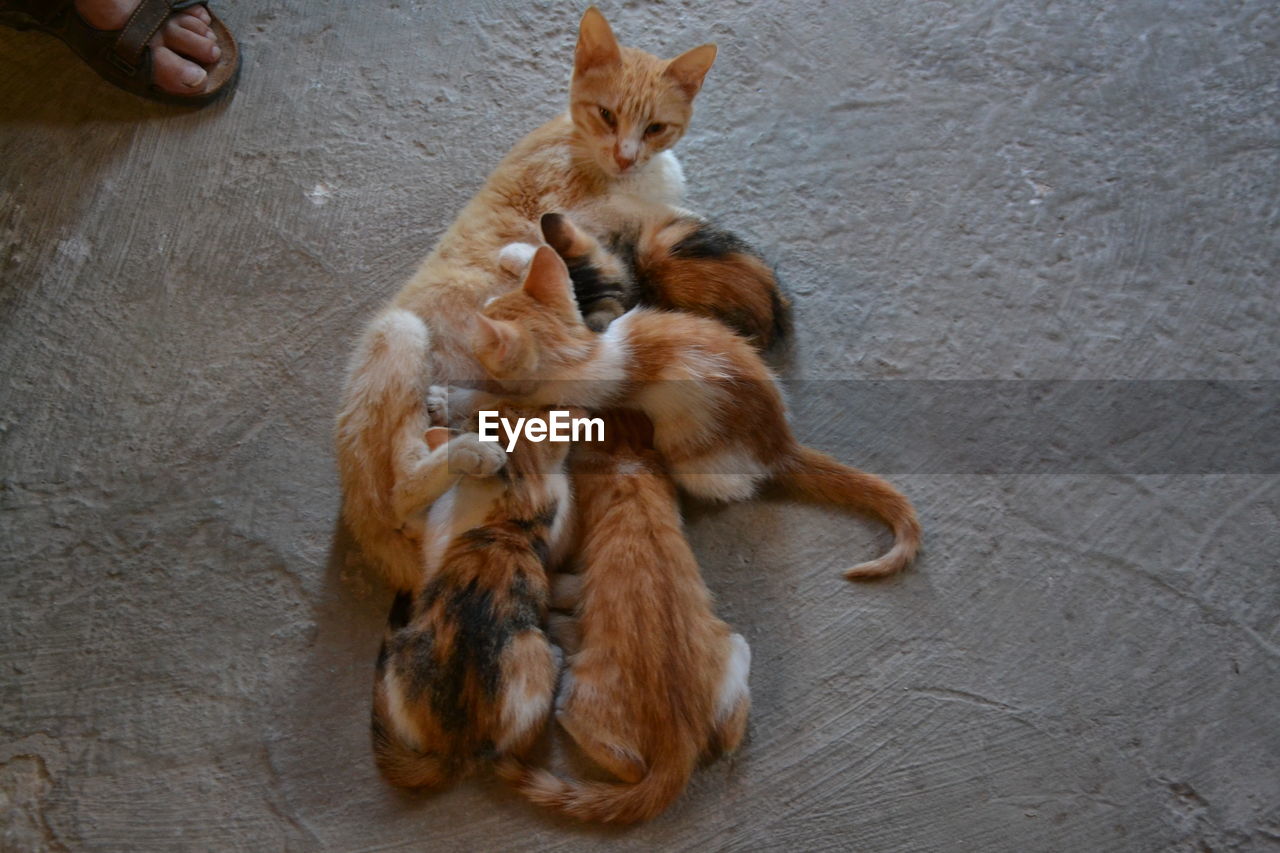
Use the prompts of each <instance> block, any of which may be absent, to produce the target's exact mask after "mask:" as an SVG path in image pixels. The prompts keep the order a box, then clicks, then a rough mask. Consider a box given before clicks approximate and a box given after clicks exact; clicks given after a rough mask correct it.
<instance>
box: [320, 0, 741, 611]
mask: <svg viewBox="0 0 1280 853" xmlns="http://www.w3.org/2000/svg"><path fill="white" fill-rule="evenodd" d="M715 56H716V48H715V46H714V45H709V44H708V45H702V46H701V47H695V48H693V49H692V50H689V51H686V52H685V53H682V54H680V55H679V56H677V57H676V58H674V59H671V60H662V59H659V58H657V57H655V56H652V55H650V54H648V53H645V52H643V51H639V50H635V49H632V48H628V47H623V46H620V45H619V44H618V43H617V40H616V39H615V38H614V36H613V32H612V30H610V28H609V25H608V23H607V22H606V21H605V19H604V16H603V15H601V14H600V12H599V11H598V10H596V9H595V8H594V7H593V8H591V9H588V10H587V12H586V14H585V15H583V18H582V22H581V25H580V28H579V33H578V42H577V47H576V49H575V52H574V67H573V76H572V79H571V81H570V87H569V95H570V105H569V111H568V112H566V113H564V114H562V115H560V116H558V117H557V118H554V119H552V120H551V121H549V122H548V123H546V124H545V125H543V126H542V127H540V128H538V129H537V130H535V131H533V132H532V133H530V134H529V135H528V136H526V137H525V138H524V139H523V140H521V141H520V142H519V143H518V144H517V145H516V146H515V148H513V149H512V151H511V152H510V153H509V154H508V155H507V156H506V158H504V159H503V160H502V162H501V163H499V165H498V166H497V168H496V169H495V170H494V171H493V173H492V174H491V175H490V176H489V178H488V180H487V181H486V183H485V185H484V186H483V187H482V188H481V189H480V191H479V193H478V194H477V195H476V196H475V197H474V198H473V199H472V200H471V202H470V203H469V204H468V205H467V206H466V207H465V208H464V209H463V211H462V212H461V214H459V216H458V218H457V220H456V221H455V222H454V223H453V225H452V226H451V227H450V228H449V230H448V231H447V232H446V233H445V234H444V236H443V237H442V238H441V239H440V242H439V243H438V244H437V246H436V247H435V249H434V251H432V252H431V254H430V255H429V256H428V257H427V259H426V260H425V261H424V262H423V264H422V266H421V267H420V268H419V269H418V271H417V272H416V273H415V274H414V276H413V277H412V278H411V279H410V280H409V282H408V283H407V284H406V285H405V286H404V288H403V289H402V290H401V291H400V293H399V294H398V295H397V296H396V297H395V299H394V300H393V301H392V303H391V305H390V306H389V307H388V308H387V309H386V310H385V311H383V312H382V313H381V314H380V315H379V316H378V317H376V318H375V319H374V320H373V321H372V323H371V324H370V325H369V327H368V328H367V329H366V331H365V333H364V335H363V337H362V339H361V341H360V343H359V345H358V346H357V349H356V351H355V353H354V355H353V357H352V359H351V362H350V365H349V368H348V372H347V378H346V383H345V386H344V393H343V402H342V406H341V410H340V412H339V414H338V420H337V429H336V443H337V455H338V468H339V473H340V476H341V480H342V487H343V493H344V504H343V515H344V518H345V520H346V522H347V524H348V526H349V527H350V529H351V532H352V534H353V536H354V537H355V539H356V541H357V542H358V543H359V544H360V545H361V547H362V548H363V549H364V552H365V554H366V555H367V556H368V557H369V558H370V559H371V561H372V562H373V563H374V564H375V565H376V566H377V567H378V568H379V569H380V570H381V572H382V573H383V575H384V576H385V577H386V579H387V581H388V582H389V583H390V584H391V585H393V586H394V587H396V588H398V589H411V588H413V587H414V585H415V584H416V583H417V581H418V578H419V577H420V575H421V555H420V537H421V534H420V531H419V530H418V529H417V528H416V527H415V526H413V525H409V526H406V525H405V524H404V519H403V514H402V513H400V512H398V511H397V510H396V505H395V495H396V493H397V490H398V488H399V486H400V483H401V480H402V479H403V478H404V477H405V476H406V474H405V469H404V468H403V465H404V464H405V463H406V461H407V463H408V464H411V465H417V464H419V463H420V461H421V460H422V458H423V457H424V456H426V455H427V452H426V450H425V449H424V447H423V438H422V436H423V434H424V432H425V431H426V429H427V427H428V426H429V425H430V419H429V416H428V413H427V411H426V409H425V404H424V397H425V393H426V391H427V388H428V386H429V385H431V384H433V383H434V384H449V383H458V384H467V383H474V382H478V381H480V380H482V379H483V371H482V370H481V369H480V368H479V366H478V365H477V364H476V362H475V360H474V358H473V356H472V354H471V351H470V329H471V325H472V319H471V318H472V316H473V314H474V313H475V311H477V310H478V309H479V308H480V307H481V306H482V305H483V304H484V302H485V300H487V299H489V298H491V297H493V296H497V295H499V294H502V293H504V292H506V291H508V290H510V289H511V288H512V287H514V286H515V284H516V282H517V280H516V279H515V278H514V277H513V276H511V275H510V274H508V273H505V272H503V270H502V269H501V268H500V267H499V266H498V263H497V256H498V252H499V250H500V249H501V248H502V247H503V246H505V245H507V244H509V243H512V242H529V241H536V240H539V239H540V234H539V228H538V220H539V217H541V216H542V214H544V213H547V212H550V211H568V212H570V213H572V214H573V215H574V216H575V217H579V218H581V220H582V221H590V222H592V223H595V224H596V225H598V226H599V227H600V228H602V229H605V230H620V229H623V228H625V227H628V226H629V224H630V223H634V222H637V221H643V220H646V219H649V218H652V217H666V216H670V215H671V213H672V211H673V209H674V206H675V205H677V204H678V203H679V202H680V200H681V197H682V195H683V188H684V178H683V175H682V174H681V171H680V166H679V163H678V162H677V161H676V159H675V157H674V156H673V155H672V154H671V153H670V150H669V149H670V148H671V147H672V146H673V145H675V144H676V142H677V141H678V140H679V139H680V138H681V136H683V135H684V132H685V129H686V128H687V127H688V124H689V121H690V119H691V117H692V115H693V100H694V97H695V96H696V95H697V93H698V91H699V89H700V88H701V86H702V81H703V78H704V77H705V76H706V74H707V71H708V70H709V69H710V68H711V65H712V62H713V61H714V60H715ZM400 491H403V489H400Z"/></svg>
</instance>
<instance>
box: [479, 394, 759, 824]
mask: <svg viewBox="0 0 1280 853" xmlns="http://www.w3.org/2000/svg"><path fill="white" fill-rule="evenodd" d="M652 433H653V430H652V427H651V426H650V425H649V421H648V419H647V418H646V417H644V416H643V415H640V414H638V413H635V412H624V411H621V410H615V411H613V412H611V413H608V414H607V416H606V417H605V428H604V434H605V441H604V442H602V443H592V444H583V445H580V446H579V447H578V448H577V449H576V450H575V451H574V456H573V462H572V471H573V486H574V492H575V496H576V500H577V507H578V526H579V531H580V533H579V547H578V550H577V553H578V559H579V561H580V563H581V567H582V575H581V578H582V589H581V593H580V600H579V607H578V616H579V625H578V631H579V635H580V637H581V639H580V647H579V649H578V650H577V651H576V652H575V653H574V654H573V655H572V656H571V657H570V659H569V660H570V669H569V671H568V672H567V673H566V674H565V676H564V682H563V684H562V685H561V688H560V692H559V694H558V696H557V699H556V719H557V720H558V721H559V723H560V725H561V726H563V727H564V729H565V731H567V732H568V733H569V735H570V736H571V737H572V738H573V739H574V741H575V742H576V743H577V744H578V746H580V747H581V748H582V750H583V751H584V752H585V753H586V754H587V755H588V756H590V757H591V758H592V759H593V760H594V761H595V762H596V763H597V764H599V765H600V766H601V767H604V768H605V769H607V770H609V771H610V772H611V773H613V774H614V775H615V776H617V777H618V778H619V779H621V780H623V783H624V784H617V783H607V782H583V781H577V780H566V779H561V778H558V777H556V776H554V775H552V774H551V773H549V772H547V771H545V770H539V769H533V768H529V767H527V766H524V765H523V764H520V763H518V762H507V763H505V764H503V763H500V764H499V765H498V767H499V771H500V772H501V773H502V774H503V775H504V776H506V777H507V778H508V780H509V781H511V782H513V783H514V784H515V786H516V787H517V788H518V789H519V790H520V791H521V792H522V793H523V794H524V795H525V796H527V797H529V799H531V800H533V801H534V802H536V803H539V804H541V805H545V806H550V807H552V808H555V809H557V810H559V811H562V812H564V813H565V814H568V815H571V816H573V817H576V818H580V819H582V820H592V821H607V822H615V823H631V822H633V821H637V820H646V819H648V818H651V817H654V816H655V815H657V814H658V813H660V812H661V811H663V810H664V809H665V808H666V807H667V806H669V805H670V804H671V803H672V801H674V800H675V798H676V797H678V796H679V795H680V793H681V792H682V791H683V790H684V789H685V786H686V785H687V784H688V782H689V777H690V776H691V775H692V774H693V771H694V768H695V767H696V766H697V763H698V759H699V758H700V757H703V756H709V755H713V754H717V753H720V752H732V751H733V750H734V749H736V748H737V746H738V744H739V742H740V741H741V740H742V736H743V734H744V733H745V731H746V725H747V712H748V710H749V708H750V705H751V698H750V694H749V692H748V690H747V671H748V669H749V668H750V665H751V650H750V649H749V648H748V646H747V642H746V640H744V639H743V638H742V636H741V635H740V634H733V633H731V632H730V630H729V626H728V625H726V624H725V623H724V622H722V621H721V620H719V619H717V618H716V616H715V614H714V613H712V611H711V594H710V593H709V592H708V591H707V587H706V585H705V584H704V583H703V582H702V577H701V575H700V574H699V573H698V563H697V561H696V560H695V559H694V556H693V552H692V551H690V550H689V545H688V543H687V542H686V541H685V538H684V533H683V531H682V530H681V523H680V509H679V505H678V503H677V502H676V491H675V485H674V484H673V483H672V482H671V479H670V478H669V477H668V476H667V474H666V471H665V469H664V466H663V463H662V460H661V457H660V456H659V455H658V454H657V453H656V452H655V451H653V450H652V449H650V448H651V443H652Z"/></svg>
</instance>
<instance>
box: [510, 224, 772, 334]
mask: <svg viewBox="0 0 1280 853" xmlns="http://www.w3.org/2000/svg"><path fill="white" fill-rule="evenodd" d="M542 236H543V239H544V240H545V241H546V242H547V244H548V245H550V246H551V248H553V249H555V250H556V253H557V254H559V255H560V257H561V258H562V259H563V260H564V262H565V264H566V265H567V266H568V268H569V277H570V278H571V279H572V280H573V292H574V296H575V297H576V299H577V301H578V306H579V308H581V310H582V315H583V319H584V320H585V321H586V324H587V327H588V328H590V329H591V330H592V331H594V332H601V331H604V329H605V328H606V327H607V326H608V325H609V323H610V322H612V321H613V320H614V319H616V318H617V317H619V316H621V315H622V313H623V312H624V311H626V310H628V309H630V308H634V307H636V306H637V305H645V306H648V307H650V308H667V309H671V310H673V311H685V312H687V313H690V314H697V315H699V316H701V317H712V318H714V319H717V320H719V321H721V322H722V323H724V324H725V325H727V326H728V327H729V328H731V329H733V330H734V331H735V332H737V333H738V334H740V335H742V336H743V337H744V338H746V339H747V340H748V341H750V342H751V344H752V345H753V346H755V347H756V348H757V349H759V350H760V351H762V352H763V351H766V350H770V349H772V348H773V347H774V346H776V345H778V344H780V343H782V342H783V341H784V339H785V338H786V337H787V335H788V334H789V332H790V303H789V301H788V300H787V298H786V297H785V296H783V294H782V291H781V290H780V289H779V287H778V280H777V278H776V277H775V276H774V274H773V270H772V269H770V268H769V265H768V264H766V263H765V262H764V259H763V258H762V257H761V256H760V254H759V253H758V252H757V251H756V250H755V249H753V248H751V246H750V245H749V244H748V243H747V242H746V241H745V240H743V239H742V238H740V237H738V236H737V235H735V234H732V233H730V232H728V231H725V230H724V229H722V228H717V227H716V226H714V225H712V224H711V223H709V222H706V221H704V220H702V219H699V218H697V217H695V216H690V215H688V214H676V215H672V216H667V217H662V218H658V219H654V220H650V221H646V222H641V223H639V224H637V225H634V226H632V227H631V228H629V229H626V230H624V231H618V232H614V233H612V234H610V235H608V236H607V237H606V238H604V239H603V241H602V240H597V239H596V238H594V237H592V236H591V234H589V233H588V232H587V231H585V230H583V229H582V228H579V227H578V226H577V225H575V224H574V222H572V221H571V220H570V219H569V217H567V216H565V215H563V214H560V213H547V214H544V215H543V217H542ZM503 251H504V252H509V250H508V249H504V250H503ZM528 253H529V254H530V255H531V254H532V247H531V248H530V249H529V250H528Z"/></svg>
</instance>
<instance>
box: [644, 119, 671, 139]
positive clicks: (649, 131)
mask: <svg viewBox="0 0 1280 853" xmlns="http://www.w3.org/2000/svg"><path fill="white" fill-rule="evenodd" d="M666 129H667V126H666V125H665V124H662V123H661V122H656V121H655V122H654V123H653V124H651V125H649V126H648V127H646V128H645V129H644V134H645V136H657V135H658V134H659V133H662V131H664V130H666Z"/></svg>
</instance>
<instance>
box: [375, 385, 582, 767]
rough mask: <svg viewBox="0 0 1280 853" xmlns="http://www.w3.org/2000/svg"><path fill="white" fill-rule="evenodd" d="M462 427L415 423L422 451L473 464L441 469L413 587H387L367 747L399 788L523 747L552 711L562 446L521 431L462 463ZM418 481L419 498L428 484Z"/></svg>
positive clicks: (465, 448) (565, 504)
mask: <svg viewBox="0 0 1280 853" xmlns="http://www.w3.org/2000/svg"><path fill="white" fill-rule="evenodd" d="M499 411H500V412H502V413H503V414H504V416H508V417H513V418H514V417H520V416H538V417H545V412H524V411H514V410H511V409H508V408H506V407H500V408H499ZM473 436H474V434H472V433H468V434H463V435H454V434H453V433H451V431H450V430H448V429H447V428H444V427H433V428H431V429H430V430H428V431H427V432H426V435H425V441H426V443H427V445H428V446H429V447H430V448H431V452H432V453H440V454H449V453H450V452H451V451H452V456H453V458H454V460H455V461H459V460H461V461H463V462H464V464H465V465H466V467H467V470H468V471H476V470H478V471H480V473H472V474H471V475H470V476H463V475H460V474H458V473H457V472H456V471H455V472H453V473H450V474H448V475H447V476H448V477H449V478H451V479H452V481H453V482H452V485H451V486H447V488H446V489H445V490H444V491H443V494H442V495H441V496H439V497H438V499H435V500H434V503H432V504H431V506H430V509H429V510H427V513H428V518H427V520H426V530H427V531H428V533H427V535H426V541H425V543H424V546H423V547H424V552H423V554H422V555H421V556H420V558H419V561H420V564H422V565H424V566H425V572H424V573H423V575H422V578H421V580H420V582H419V585H418V587H417V589H416V590H415V591H414V592H413V593H412V594H411V593H409V592H406V591H401V592H399V593H398V594H397V596H396V600H395V604H394V606H393V607H392V611H391V616H390V619H389V621H388V625H387V631H386V635H385V637H384V640H383V644H382V648H381V651H380V652H379V654H378V663H377V674H376V677H375V681H374V693H373V719H372V732H373V748H374V757H375V759H376V761H377V764H378V767H379V769H380V770H381V771H382V773H383V775H384V776H385V777H386V778H387V780H388V781H389V782H391V783H392V784H395V785H400V786H404V787H414V788H439V787H442V786H444V785H446V784H448V783H449V782H451V781H452V780H454V779H455V778H457V777H458V776H460V775H462V774H463V773H466V772H467V771H469V770H470V769H472V768H473V767H475V766H476V765H477V764H479V763H482V762H486V761H491V760H494V759H501V758H503V757H507V756H520V755H523V754H524V753H525V752H526V751H527V750H528V749H529V748H530V747H532V745H533V744H534V742H535V741H536V740H537V738H538V735H539V734H540V733H541V732H542V729H543V727H544V726H545V724H546V720H547V716H548V714H549V713H550V712H551V704H552V697H553V694H554V691H555V686H556V680H557V676H558V670H559V661H558V657H559V653H558V651H557V650H555V649H554V648H553V646H552V645H551V643H550V642H549V641H548V639H547V637H546V635H545V634H544V633H543V631H542V629H541V625H542V623H543V622H544V620H545V617H546V613H547V605H548V595H549V593H548V581H547V566H548V565H549V564H554V563H555V562H557V561H558V560H559V559H561V558H562V556H563V552H564V549H565V547H566V544H567V540H568V538H569V531H570V530H571V529H572V526H571V524H570V519H571V512H572V510H571V500H570V494H571V493H570V490H569V483H568V478H567V476H566V474H565V471H564V463H565V457H566V455H567V452H568V448H569V445H568V444H567V443H561V442H538V443H535V442H531V441H521V442H518V443H517V444H516V445H515V446H514V447H513V449H512V452H511V453H509V454H503V453H502V451H501V450H498V451H497V454H496V455H497V456H498V457H500V458H502V461H504V462H505V464H503V465H502V466H501V467H498V468H496V470H489V466H488V465H481V466H476V464H475V463H474V460H473V458H472V457H473V455H474V450H475V448H474V446H473V444H472V439H473ZM484 447H485V448H486V449H488V450H496V448H495V446H494V445H487V444H486V445H484ZM424 482H427V481H424ZM430 482H431V484H432V486H431V488H430V489H427V490H424V491H423V492H421V495H422V496H423V497H425V498H433V497H435V494H434V492H435V489H436V488H438V480H434V479H433V480H430ZM406 501H407V498H406ZM405 507H406V508H407V507H408V503H407V502H406V504H405ZM425 508H426V507H425V506H422V507H418V509H419V510H422V509H425Z"/></svg>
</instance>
